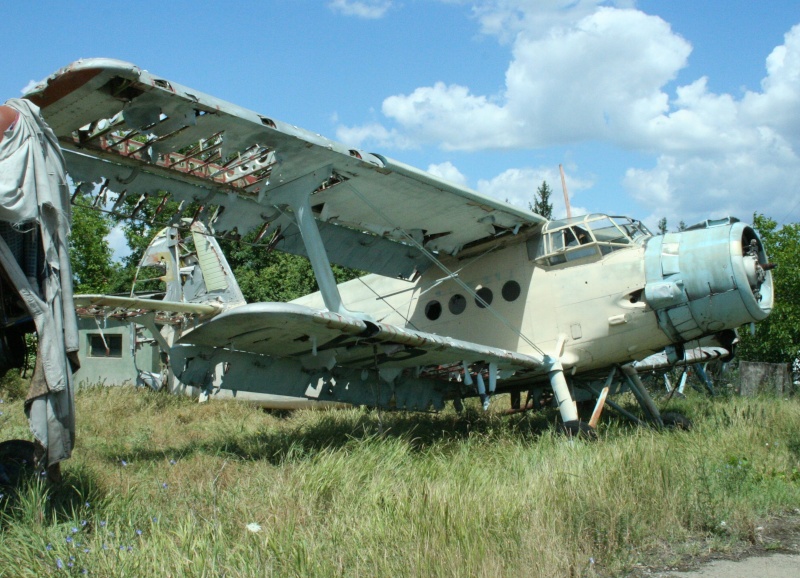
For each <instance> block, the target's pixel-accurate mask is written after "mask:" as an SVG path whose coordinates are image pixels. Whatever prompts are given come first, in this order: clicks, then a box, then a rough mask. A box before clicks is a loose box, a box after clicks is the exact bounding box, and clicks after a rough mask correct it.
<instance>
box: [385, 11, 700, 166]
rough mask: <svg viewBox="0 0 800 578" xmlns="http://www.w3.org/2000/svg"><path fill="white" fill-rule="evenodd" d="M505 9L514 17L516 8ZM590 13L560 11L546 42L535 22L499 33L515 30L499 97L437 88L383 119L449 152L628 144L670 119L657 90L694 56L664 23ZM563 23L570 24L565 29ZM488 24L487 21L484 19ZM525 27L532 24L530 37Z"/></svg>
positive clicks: (413, 96) (395, 103)
mask: <svg viewBox="0 0 800 578" xmlns="http://www.w3.org/2000/svg"><path fill="white" fill-rule="evenodd" d="M502 4H504V8H505V9H507V10H510V5H511V4H513V3H512V2H503V3H502ZM594 4H595V3H594V2H580V3H579V6H578V7H577V8H574V9H572V10H562V11H561V12H559V13H558V14H559V17H558V19H557V20H558V22H559V24H558V25H557V26H552V27H551V28H549V29H547V31H546V32H541V31H540V28H541V23H540V22H539V21H538V20H536V19H535V18H532V17H531V18H528V19H525V18H523V19H522V20H520V21H519V22H518V23H517V24H515V25H510V26H506V27H505V28H503V30H508V29H514V28H515V26H516V27H517V28H519V30H518V32H517V34H516V36H515V39H514V43H513V47H512V55H513V59H512V61H511V62H510V64H509V66H508V69H507V70H506V86H505V90H504V91H503V92H502V93H500V94H496V95H476V94H473V93H472V92H471V91H470V90H469V88H468V87H465V86H459V85H453V84H451V85H447V84H445V83H443V82H438V83H435V84H434V85H433V86H427V87H420V88H417V89H416V90H414V91H413V92H412V93H410V94H407V95H394V96H390V97H388V98H386V99H385V100H384V102H383V106H382V112H383V114H384V115H385V116H386V117H387V118H388V119H390V120H391V121H393V122H394V123H395V124H396V125H397V126H398V134H406V135H408V137H409V138H411V139H413V140H415V141H417V142H419V143H437V144H439V145H440V146H441V147H442V148H444V149H460V150H479V149H488V148H519V147H542V146H550V145H553V144H560V143H565V142H575V141H578V140H586V139H610V140H621V141H625V140H628V139H630V138H631V137H630V136H628V134H629V131H630V129H631V127H638V126H642V125H646V124H647V123H648V122H650V121H652V120H653V119H654V118H657V117H658V116H659V115H662V114H664V113H666V112H668V109H669V99H668V96H667V94H665V93H664V92H662V91H661V87H662V86H664V84H666V83H667V82H669V81H670V80H672V79H674V78H675V75H676V74H677V72H678V71H679V70H680V69H681V68H682V67H683V66H685V64H686V59H687V57H688V55H689V52H690V51H691V47H690V46H689V44H688V43H687V42H686V41H685V40H683V39H682V38H680V37H679V36H677V35H675V34H674V33H672V31H671V30H670V28H669V25H668V24H667V23H665V22H664V21H663V20H661V19H660V18H657V17H655V16H648V15H646V14H644V13H642V12H639V11H636V10H627V9H626V10H623V9H617V8H604V7H601V8H596V7H594V6H593V5H594ZM590 5H591V7H593V8H594V11H593V12H589V11H588V8H589V7H590ZM517 10H519V8H518V9H517ZM526 14H527V15H529V16H530V15H531V14H539V12H538V11H537V10H529V11H528V12H526ZM548 14H549V13H548ZM584 14H585V15H584ZM565 15H571V17H572V18H573V20H572V21H571V22H564V19H565V18H566V16H565ZM578 16H580V18H578ZM510 17H511V16H508V15H505V16H502V17H501V20H503V21H505V20H506V19H508V18H510ZM488 18H489V15H488V14H487V13H486V12H485V11H484V12H483V19H484V20H486V19H488ZM528 21H530V22H532V24H531V25H530V28H525V27H524V26H525V24H526V22H528ZM484 28H485V29H487V30H494V28H495V26H494V25H493V26H489V25H488V24H484ZM497 28H501V26H500V24H497ZM498 33H499V32H498Z"/></svg>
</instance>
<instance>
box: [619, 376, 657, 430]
mask: <svg viewBox="0 0 800 578" xmlns="http://www.w3.org/2000/svg"><path fill="white" fill-rule="evenodd" d="M621 369H622V373H623V375H624V376H625V380H626V381H627V382H628V387H630V389H631V392H632V393H633V395H634V397H636V400H637V401H638V402H639V405H641V406H642V410H644V413H645V414H646V415H647V417H648V419H649V420H650V421H652V422H653V423H654V424H655V425H656V426H657V427H664V422H663V421H662V420H661V412H659V411H658V408H657V407H656V403H655V401H653V398H652V397H650V394H649V393H648V392H647V388H645V386H644V384H643V383H642V380H641V379H639V374H638V373H636V369H635V368H634V367H631V366H630V365H623V366H622V367H621Z"/></svg>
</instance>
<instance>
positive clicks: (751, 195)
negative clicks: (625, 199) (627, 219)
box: [625, 25, 800, 223]
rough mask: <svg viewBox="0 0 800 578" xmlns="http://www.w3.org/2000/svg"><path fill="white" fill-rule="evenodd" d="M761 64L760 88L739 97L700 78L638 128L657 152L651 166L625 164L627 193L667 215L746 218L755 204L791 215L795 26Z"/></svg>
mask: <svg viewBox="0 0 800 578" xmlns="http://www.w3.org/2000/svg"><path fill="white" fill-rule="evenodd" d="M766 70H767V76H766V77H765V78H764V79H763V81H762V83H761V88H762V91H761V92H752V91H748V92H747V93H746V94H745V95H744V97H743V98H742V99H740V100H737V99H735V98H734V97H732V96H731V95H728V94H720V95H717V94H713V93H710V92H709V91H708V88H707V85H706V81H705V79H704V78H703V79H700V80H698V81H695V82H694V83H692V84H690V85H687V86H683V87H680V88H678V90H677V94H678V98H677V99H676V100H675V102H674V107H675V110H674V111H673V112H671V113H669V114H665V115H662V116H661V117H659V118H657V119H654V120H653V122H651V123H650V124H649V125H648V126H647V127H646V128H645V130H643V131H642V134H644V135H646V137H647V139H649V142H650V147H651V148H653V149H654V150H657V151H659V152H660V154H659V155H658V158H657V160H656V163H655V166H654V167H652V168H650V169H630V170H628V172H627V174H626V176H625V187H626V189H627V190H628V191H629V192H630V194H631V195H632V196H633V197H634V198H636V199H637V200H639V201H640V202H641V203H642V204H643V205H644V206H645V207H648V208H649V209H650V210H652V211H653V214H654V215H662V216H666V217H667V218H668V219H670V217H672V219H671V220H672V221H677V220H681V219H683V220H686V221H687V223H688V222H690V221H692V222H693V221H699V220H702V219H704V218H707V217H709V216H712V217H722V216H726V215H733V216H737V217H739V218H742V219H750V217H751V213H752V211H754V210H757V211H759V212H763V213H765V214H767V215H769V216H774V217H775V218H778V219H779V220H781V219H795V220H796V219H797V218H798V213H797V212H796V211H797V210H798V209H799V208H800V207H798V206H797V204H796V202H795V201H794V199H795V197H796V195H797V191H798V190H800V155H798V146H800V114H798V111H800V25H798V26H795V27H793V28H792V29H791V30H790V31H789V32H788V33H787V34H786V36H785V42H784V44H783V45H781V46H778V47H776V48H775V49H774V50H773V51H772V53H771V54H770V55H769V57H768V58H767V59H766ZM792 211H795V213H794V214H792Z"/></svg>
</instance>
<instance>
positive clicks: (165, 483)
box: [161, 482, 167, 490]
mask: <svg viewBox="0 0 800 578" xmlns="http://www.w3.org/2000/svg"><path fill="white" fill-rule="evenodd" d="M161 487H162V489H164V490H166V489H167V482H164V483H163V484H161Z"/></svg>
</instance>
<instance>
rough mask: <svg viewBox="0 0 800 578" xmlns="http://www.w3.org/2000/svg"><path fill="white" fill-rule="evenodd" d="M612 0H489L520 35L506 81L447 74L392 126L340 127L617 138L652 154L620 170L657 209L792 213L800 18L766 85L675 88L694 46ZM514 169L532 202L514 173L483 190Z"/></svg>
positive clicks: (405, 104)
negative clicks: (478, 81)
mask: <svg viewBox="0 0 800 578" xmlns="http://www.w3.org/2000/svg"><path fill="white" fill-rule="evenodd" d="M600 4H601V1H600V0H569V1H568V0H542V1H541V2H536V3H532V2H529V1H525V0H487V1H486V2H481V3H480V4H479V5H477V6H476V7H475V8H474V14H475V16H476V18H477V20H478V22H479V24H480V26H481V30H482V31H483V32H484V33H485V34H489V35H493V36H495V37H497V39H498V40H499V41H501V42H508V43H509V46H510V51H511V58H510V61H509V64H508V67H507V69H506V75H505V80H506V82H505V87H504V88H503V90H501V91H500V92H498V93H497V94H476V93H474V92H473V91H472V90H471V89H470V87H468V86H462V85H458V84H448V83H446V82H437V83H434V84H433V85H431V86H423V87H419V88H417V89H415V90H413V91H411V92H410V93H408V94H398V95H393V96H389V97H387V98H386V99H385V100H384V102H383V106H382V109H381V110H382V113H383V115H384V116H385V122H384V124H372V125H367V126H365V127H350V128H342V129H340V133H341V134H346V133H352V134H357V135H359V137H360V138H361V139H362V140H363V141H369V140H370V139H372V140H374V141H375V142H378V143H380V144H381V146H384V147H392V146H398V147H404V148H408V147H410V146H413V145H415V144H416V145H418V146H421V145H425V144H434V145H436V146H438V147H440V148H442V149H445V150H465V151H479V150H486V149H524V148H541V147H550V146H554V145H572V144H576V143H585V142H597V143H603V144H604V145H605V146H608V147H616V148H619V149H625V150H629V151H636V152H638V153H642V154H646V155H652V158H653V161H652V163H647V162H646V161H639V165H640V166H637V167H632V168H630V169H629V170H628V171H627V172H626V173H625V175H624V177H623V176H622V175H620V181H621V182H622V184H624V187H625V190H626V191H627V192H628V194H629V195H630V196H631V197H632V198H633V199H635V200H636V201H638V202H639V203H640V204H641V205H642V206H643V207H644V208H645V209H646V210H649V211H652V214H653V215H656V216H667V217H668V218H670V219H671V220H673V221H677V220H685V221H687V222H690V221H695V220H701V219H704V218H708V217H709V216H722V215H725V214H734V215H736V216H739V217H740V218H744V219H749V218H750V213H751V212H752V211H753V210H754V209H755V210H759V211H763V212H765V213H766V214H768V215H779V214H780V213H781V208H782V207H783V209H784V211H785V209H786V206H785V205H786V202H785V199H786V198H787V196H788V195H792V196H794V195H796V194H797V193H796V192H797V191H798V190H800V158H798V157H800V155H799V154H798V153H799V152H800V25H798V26H795V27H794V28H792V29H791V30H790V31H789V32H788V33H787V34H786V36H785V41H784V43H783V44H782V45H781V46H778V47H776V48H775V49H774V50H773V51H772V53H771V54H769V55H768V56H766V62H765V68H766V76H765V77H764V79H763V81H762V83H761V86H760V90H752V91H747V92H745V93H744V94H743V95H742V96H739V95H731V94H725V93H721V94H715V93H713V92H711V91H710V90H709V82H708V79H707V78H706V77H700V78H697V79H695V80H693V81H691V82H688V83H686V84H685V85H683V86H678V87H675V88H674V89H673V88H672V87H671V83H672V82H673V81H674V80H675V79H676V78H677V75H678V73H679V72H680V71H681V70H682V69H684V68H685V67H686V66H687V64H688V59H689V56H690V54H691V50H692V47H691V45H690V43H689V42H688V41H687V40H685V39H684V38H682V37H681V36H679V35H678V34H676V33H675V32H673V31H672V29H671V28H670V25H669V24H668V23H667V22H665V21H664V20H662V19H661V18H659V17H657V16H652V15H648V14H645V13H644V12H642V11H640V10H637V9H634V8H632V6H633V2H617V3H615V5H614V6H613V7H610V6H608V5H607V3H605V2H602V4H603V5H600ZM387 127H388V128H387ZM648 165H649V166H648ZM515 170H517V171H518V173H517V174H516V176H517V177H520V175H521V174H522V172H524V171H526V170H530V171H534V170H535V169H515ZM520 178H521V177H520ZM503 180H505V185H504V186H506V187H507V188H506V189H504V190H506V191H508V193H506V194H503V193H502V192H501V193H500V194H499V195H496V196H499V197H500V198H509V200H512V202H513V200H514V199H517V200H521V199H522V198H523V197H522V196H521V195H522V192H517V191H518V189H516V188H515V186H512V182H516V178H515V175H514V174H513V173H503V175H499V176H498V177H496V178H495V179H492V180H491V181H485V182H482V183H481V185H480V186H479V188H481V187H487V188H492V187H493V186H499V184H500V183H501V181H503ZM550 182H557V183H559V182H560V181H558V180H555V181H550ZM491 183H495V185H492V184H491ZM519 190H520V191H521V190H522V189H519ZM529 197H530V194H527V196H525V197H524V198H525V199H527V198H529ZM525 202H527V201H525ZM794 216H795V218H797V217H800V208H798V214H796V215H794Z"/></svg>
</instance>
